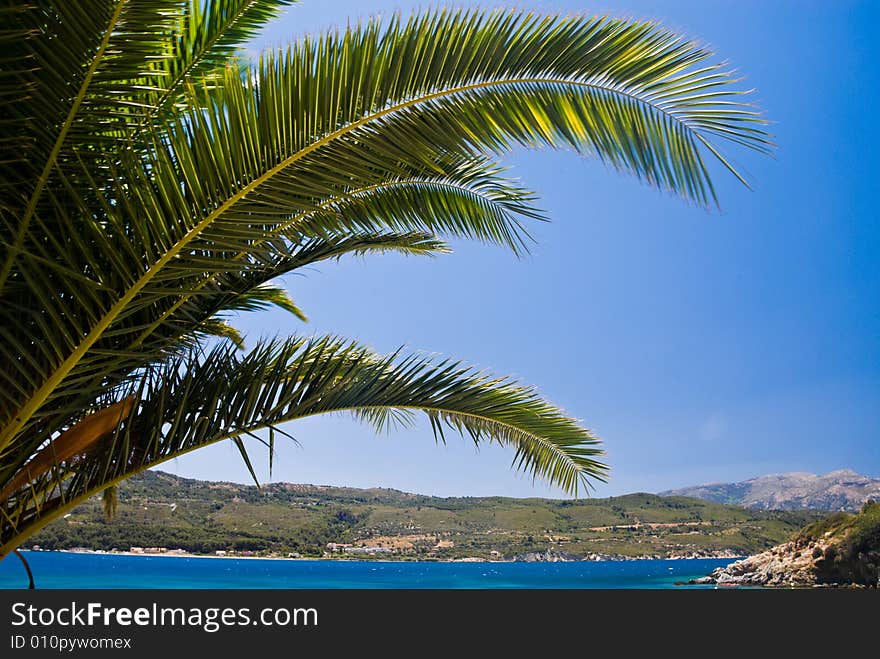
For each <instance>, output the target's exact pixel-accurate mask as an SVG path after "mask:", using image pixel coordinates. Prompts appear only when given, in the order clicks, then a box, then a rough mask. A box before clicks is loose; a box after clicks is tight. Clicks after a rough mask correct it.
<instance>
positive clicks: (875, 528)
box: [692, 502, 880, 588]
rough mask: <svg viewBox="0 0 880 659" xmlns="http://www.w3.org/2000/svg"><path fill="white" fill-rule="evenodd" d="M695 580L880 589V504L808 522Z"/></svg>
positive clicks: (872, 504) (722, 583)
mask: <svg viewBox="0 0 880 659" xmlns="http://www.w3.org/2000/svg"><path fill="white" fill-rule="evenodd" d="M692 583H704V584H705V583H714V584H718V585H725V586H770V587H796V588H797V587H810V586H823V585H825V586H862V587H869V588H880V503H873V502H868V503H866V504H865V505H864V506H863V508H862V510H861V512H860V513H858V514H856V515H850V514H847V513H837V514H835V515H832V516H831V517H829V518H827V519H825V520H822V521H820V522H815V523H813V524H810V525H809V526H807V527H806V528H805V529H803V530H802V531H801V532H800V533H798V534H797V536H795V537H794V538H793V539H792V540H791V541H790V542H787V543H785V544H782V545H778V546H776V547H773V548H772V549H770V550H768V551H765V552H762V553H760V554H756V555H755V556H750V557H749V558H746V559H744V560H741V561H737V562H736V563H732V564H731V565H728V566H727V567H723V568H718V569H717V570H715V571H714V572H712V574H710V575H709V576H707V577H703V578H701V579H696V580H695V581H693V582H692Z"/></svg>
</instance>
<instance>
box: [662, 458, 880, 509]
mask: <svg viewBox="0 0 880 659" xmlns="http://www.w3.org/2000/svg"><path fill="white" fill-rule="evenodd" d="M660 496H683V497H696V498H698V499H705V500H706V501H714V502H715V503H724V504H730V505H734V506H745V507H746V508H757V509H761V510H801V509H805V508H807V509H812V510H826V511H849V512H855V511H857V510H859V508H861V506H862V505H863V504H864V503H865V502H866V501H867V500H868V499H871V498H873V499H880V478H870V477H868V476H862V475H860V474H857V473H856V472H854V471H852V470H851V469H841V470H839V471H832V472H829V473H827V474H822V475H816V474H804V473H796V472H795V473H788V474H771V475H769V476H759V477H758V478H751V479H749V480H747V481H742V482H740V483H712V484H709V485H698V486H695V487H684V488H680V489H676V490H667V491H666V492H661V493H660Z"/></svg>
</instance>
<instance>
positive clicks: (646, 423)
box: [161, 0, 880, 496]
mask: <svg viewBox="0 0 880 659" xmlns="http://www.w3.org/2000/svg"><path fill="white" fill-rule="evenodd" d="M497 4H501V5H504V3H497ZM431 6H433V5H429V4H425V3H414V2H400V1H398V2H393V1H385V2H383V1H381V0H371V1H369V2H352V1H334V2H317V1H315V0H304V1H303V2H301V3H300V4H299V5H295V6H294V7H292V8H291V9H290V10H288V11H287V12H286V14H285V15H284V16H283V17H282V18H280V19H279V20H277V21H276V22H275V23H274V24H273V25H272V26H271V27H269V28H268V29H267V30H266V32H265V33H264V34H263V36H262V37H261V38H260V39H259V40H258V41H257V42H256V43H255V44H254V45H253V50H255V51H256V50H260V49H262V48H265V47H271V46H279V45H283V44H285V43H287V42H289V41H291V40H293V39H295V38H297V37H298V36H300V35H302V34H304V33H306V32H312V33H315V32H320V31H323V30H324V29H326V28H329V27H333V26H343V25H345V23H346V22H347V21H348V20H354V19H356V18H360V17H367V16H370V15H374V14H377V13H384V14H386V15H387V14H388V13H389V12H390V11H393V10H394V9H401V10H404V11H406V12H407V13H408V12H409V11H410V10H412V9H418V8H419V7H422V8H424V7H431ZM454 6H484V7H485V6H496V5H495V4H490V5H487V4H486V3H467V2H460V3H456V4H455V5H454ZM507 6H515V7H517V8H523V9H535V10H539V11H546V12H551V11H554V12H555V11H561V12H581V13H610V14H614V15H623V16H629V17H634V18H650V19H658V20H660V21H661V22H662V23H663V24H665V25H666V26H669V27H672V28H675V29H677V30H679V31H681V32H683V33H684V34H686V35H688V36H691V37H693V38H696V39H697V40H699V41H701V42H703V43H706V44H709V45H710V46H712V47H713V48H714V49H715V50H716V51H717V52H718V53H719V57H720V58H721V59H725V60H729V61H730V63H731V64H732V65H733V66H734V67H736V68H737V69H738V70H739V71H741V72H742V73H743V75H745V76H746V81H745V82H744V83H743V84H744V85H746V86H748V87H755V88H757V90H758V91H757V94H756V99H757V100H758V101H759V102H760V104H761V105H762V107H763V108H764V109H765V111H766V116H767V118H769V119H770V120H772V121H773V126H772V131H773V133H774V135H775V139H776V142H777V143H778V145H779V148H778V151H777V153H776V155H775V157H774V158H761V157H757V156H755V155H752V154H744V153H741V152H740V153H737V159H736V160H737V163H738V164H739V165H740V166H742V167H743V168H744V169H745V170H746V171H747V172H748V173H749V175H750V177H751V179H752V181H753V182H754V189H753V190H751V191H749V190H747V189H745V188H744V187H742V186H741V185H739V184H738V182H737V181H736V180H735V179H733V177H731V176H725V175H719V176H718V177H717V178H716V184H717V188H718V192H719V197H720V200H721V205H722V209H721V211H720V212H718V211H716V212H712V213H707V212H705V211H703V210H701V209H697V208H694V207H692V206H689V205H687V204H685V203H684V202H682V201H680V200H678V199H676V198H673V197H671V196H669V195H666V194H662V193H659V192H657V191H655V190H653V189H649V188H647V187H645V186H643V185H641V184H639V183H638V182H637V181H635V180H633V179H629V178H626V177H624V176H621V175H618V174H614V173H612V172H610V171H607V170H605V169H604V168H603V167H601V166H600V165H599V164H597V163H595V162H591V161H589V160H585V159H582V158H580V157H577V156H575V155H572V154H570V153H565V152H552V151H542V152H524V151H517V152H515V153H512V154H511V155H510V156H509V157H508V158H507V159H506V162H507V163H508V164H509V165H511V166H512V167H513V174H514V175H515V176H518V177H520V178H521V179H522V180H523V181H524V182H525V183H526V184H527V185H528V186H530V187H531V188H532V189H534V190H536V191H537V192H538V193H539V194H540V196H541V199H542V202H541V203H542V206H543V207H544V208H545V209H547V210H548V211H549V213H550V215H551V216H552V218H553V222H552V223H550V224H546V225H537V226H534V227H533V233H534V235H535V237H536V238H537V240H538V246H537V247H536V248H535V250H534V253H533V254H532V256H530V257H528V258H526V259H524V260H517V259H516V258H515V257H513V256H512V255H511V254H509V253H507V252H505V251H503V250H501V249H497V248H492V247H485V246H480V245H474V244H456V245H455V248H456V249H455V253H454V254H452V255H448V256H444V257H441V258H439V259H413V258H409V259H407V258H402V257H395V256H383V257H370V258H368V259H365V260H348V261H344V262H342V263H340V264H326V265H322V266H321V267H320V268H317V269H315V270H314V271H312V272H310V273H309V274H308V276H306V277H294V278H291V279H289V280H288V281H287V285H288V287H289V289H290V291H291V293H292V295H293V296H294V298H295V299H296V300H297V302H298V303H299V304H300V305H301V306H302V307H303V308H304V309H305V310H306V312H307V313H308V314H309V316H310V319H311V322H310V323H309V324H308V325H305V326H303V325H302V324H300V323H298V322H297V321H295V320H294V319H293V318H292V317H290V316H288V315H286V314H283V313H266V314H261V315H259V316H247V317H242V318H240V319H239V320H238V321H237V323H236V324H237V325H238V326H239V327H241V328H242V329H243V330H245V331H246V332H247V334H248V336H249V337H250V338H251V339H254V338H256V337H258V336H260V335H274V334H287V333H292V332H307V333H311V332H332V333H339V334H342V335H345V336H350V337H354V338H357V339H360V340H361V341H363V342H365V343H367V344H369V345H371V346H373V347H374V348H376V349H378V350H381V351H390V350H393V349H396V348H397V347H399V346H401V345H406V346H407V347H409V348H412V349H417V350H423V351H427V352H431V353H439V354H443V355H452V356H456V357H459V358H461V359H464V360H466V361H469V362H471V363H474V364H477V365H480V366H483V367H486V368H489V369H491V370H493V371H495V372H497V373H502V374H511V375H514V376H516V377H518V378H520V379H521V380H523V381H524V382H527V383H530V384H535V385H537V386H538V387H539V389H540V390H541V392H542V393H543V394H544V395H546V396H547V397H548V398H550V399H551V400H553V401H554V402H556V403H557V404H559V405H561V406H562V407H564V408H565V409H566V410H567V411H568V412H569V413H570V414H572V415H573V416H576V417H578V418H580V419H583V421H584V423H585V424H586V425H587V426H588V427H590V428H592V429H593V430H594V431H595V432H596V433H597V434H599V435H600V436H601V437H602V438H603V439H604V441H605V447H606V449H607V452H608V455H607V458H608V461H609V462H610V465H611V468H612V477H611V481H610V482H609V483H608V484H607V485H601V486H600V487H599V488H598V489H597V490H596V492H595V494H596V495H598V496H609V495H616V494H622V493H625V492H632V491H658V490H662V489H666V488H671V487H677V486H684V485H691V484H697V483H705V482H710V481H721V480H724V481H727V480H740V479H745V478H749V477H752V476H757V475H760V474H764V473H770V472H781V471H812V472H825V471H829V470H832V469H838V468H843V467H849V468H853V469H856V470H857V471H860V472H862V473H867V474H870V475H880V450H878V427H880V258H878V254H880V249H878V248H880V227H878V223H877V220H876V218H877V212H876V210H875V204H876V190H877V178H878V176H877V175H878V167H877V165H876V163H877V160H876V156H875V154H876V153H877V152H878V147H880V140H878V132H880V130H878V123H877V122H876V111H877V101H878V97H877V96H878V92H877V90H878V82H880V80H878V75H877V71H876V68H875V67H874V63H875V58H874V54H873V53H872V52H871V49H872V41H873V42H874V43H876V40H877V38H878V35H877V26H878V25H880V11H878V5H877V4H876V3H871V2H861V3H858V2H842V1H841V2H813V3H807V2H781V1H778V0H774V1H773V2H742V1H737V2H705V1H695V2H635V1H633V0H620V1H619V2H613V3H610V2H593V3H583V2H527V1H522V2H518V3H515V4H511V5H507ZM286 429H287V430H288V431H289V432H291V433H292V434H293V435H294V436H296V437H297V438H298V439H299V440H300V442H301V446H299V447H298V446H295V445H293V444H282V445H281V446H280V449H279V452H278V455H277V456H276V461H275V468H274V472H273V476H272V479H271V480H278V481H292V482H306V483H323V484H333V485H350V486H357V487H372V486H382V487H393V488H397V489H402V490H408V491H416V492H422V493H426V494H439V495H487V494H500V495H509V496H558V495H559V494H560V493H559V492H558V491H556V490H554V489H552V488H549V487H547V486H545V485H543V484H541V483H535V484H533V483H532V481H531V479H529V478H527V477H524V476H522V475H518V474H516V473H514V472H512V471H511V470H510V469H509V465H510V461H511V459H512V453H511V452H509V451H506V450H503V449H500V448H496V447H491V446H486V447H482V448H481V449H480V450H479V451H477V450H475V448H474V446H473V444H472V443H470V442H469V441H466V440H458V439H456V438H450V441H449V443H448V444H447V445H446V446H437V445H435V443H434V441H433V439H432V436H431V433H430V431H429V430H428V428H427V427H426V426H420V427H419V428H417V429H415V430H410V431H401V432H396V433H394V434H392V435H387V436H378V437H377V436H375V435H374V434H373V433H372V431H370V430H369V429H367V428H365V427H363V426H360V425H358V424H357V423H355V422H354V421H351V420H349V419H347V418H329V419H328V418H324V419H310V420H307V421H302V422H298V423H293V424H289V425H288V426H287V427H286ZM254 450H255V451H257V450H258V446H255V447H254ZM262 463H265V460H262V461H261V464H262ZM161 468H163V469H166V470H169V471H173V472H175V473H179V474H182V475H185V476H192V477H197V478H210V479H215V480H217V479H225V480H233V481H240V482H247V481H249V476H248V474H247V471H246V470H245V468H244V466H243V465H242V464H241V461H240V458H239V457H238V454H237V451H236V449H235V448H234V446H232V445H227V444H222V445H218V446H215V447H211V448H208V449H203V450H201V451H198V452H196V453H193V454H190V455H188V456H185V457H183V458H179V459H177V460H176V461H174V462H169V463H166V464H165V465H163V466H162V467H161ZM262 476H263V478H264V479H265V480H269V478H268V475H267V474H266V470H265V469H262Z"/></svg>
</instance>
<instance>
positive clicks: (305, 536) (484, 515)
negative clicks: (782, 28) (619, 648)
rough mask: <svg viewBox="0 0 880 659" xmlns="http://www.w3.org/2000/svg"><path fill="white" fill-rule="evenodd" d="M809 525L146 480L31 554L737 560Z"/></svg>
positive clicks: (736, 513) (778, 515)
mask: <svg viewBox="0 0 880 659" xmlns="http://www.w3.org/2000/svg"><path fill="white" fill-rule="evenodd" d="M817 518H818V514H817V513H812V512H804V511H802V512H793V511H786V512H774V511H756V510H748V509H744V508H738V507H735V506H726V505H721V504H715V503H711V502H707V501H702V500H698V499H688V498H686V497H659V496H656V495H653V494H630V495H626V496H620V497H612V498H606V499H582V500H551V499H513V498H506V497H463V498H441V497H430V496H423V495H418V494H407V493H404V492H399V491H395V490H387V489H368V490H361V489H355V488H337V487H319V486H311V485H291V484H272V485H266V486H263V488H262V489H258V488H256V487H252V486H245V485H237V484H232V483H209V482H203V481H197V480H191V479H183V478H178V477H176V476H172V475H169V474H164V473H161V472H152V471H150V472H145V473H143V474H141V475H139V476H137V477H134V478H132V479H130V480H129V481H127V482H126V483H125V484H124V485H123V486H122V487H121V488H120V493H119V509H118V515H117V518H116V519H114V520H113V521H112V522H111V523H109V524H108V523H107V522H105V520H104V517H103V513H102V507H101V502H100V501H99V500H98V499H97V498H95V499H93V500H91V501H89V502H86V503H85V504H83V505H81V506H79V507H78V508H76V509H75V510H74V511H73V512H72V513H71V514H70V515H68V516H67V517H65V518H64V519H61V520H58V521H57V522H55V523H54V524H52V525H50V526H49V527H48V528H46V529H45V530H43V531H42V532H41V533H40V534H39V535H38V536H36V537H35V538H34V541H33V542H34V543H36V544H39V545H40V546H41V547H42V548H44V549H59V548H72V547H87V548H92V549H104V550H110V549H114V548H115V549H119V550H128V549H129V548H130V547H131V546H140V547H167V548H168V549H177V548H182V549H185V550H187V551H192V552H197V553H213V552H215V551H218V550H222V551H229V550H233V551H239V552H242V551H252V552H256V553H260V554H269V553H273V554H279V555H287V554H288V553H291V552H297V553H300V554H302V555H306V556H321V555H323V554H324V553H325V552H326V551H327V544H328V543H331V542H333V543H344V544H351V545H353V546H367V547H383V548H388V549H393V550H394V553H393V554H382V556H383V557H384V558H404V559H406V558H421V559H432V558H436V559H454V558H462V557H468V556H475V557H482V558H492V557H495V558H500V557H505V558H512V557H514V556H517V555H521V554H526V553H530V552H545V551H547V550H553V551H556V552H562V553H565V554H571V555H576V556H581V557H584V556H586V557H589V556H591V555H601V556H627V557H638V556H664V557H665V556H673V555H674V556H685V555H694V554H696V555H707V554H714V553H719V552H725V551H726V552H728V553H731V554H736V555H744V554H750V553H754V552H756V551H759V550H762V549H765V548H767V547H769V546H772V545H774V544H777V543H778V542H780V541H782V540H784V539H785V538H787V537H789V536H790V535H791V534H792V533H793V532H795V530H796V529H798V528H800V527H802V526H803V525H804V524H805V523H807V522H811V521H815V520H816V519H817ZM492 552H498V553H497V554H493V553H492ZM333 555H334V556H336V555H341V554H333Z"/></svg>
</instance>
